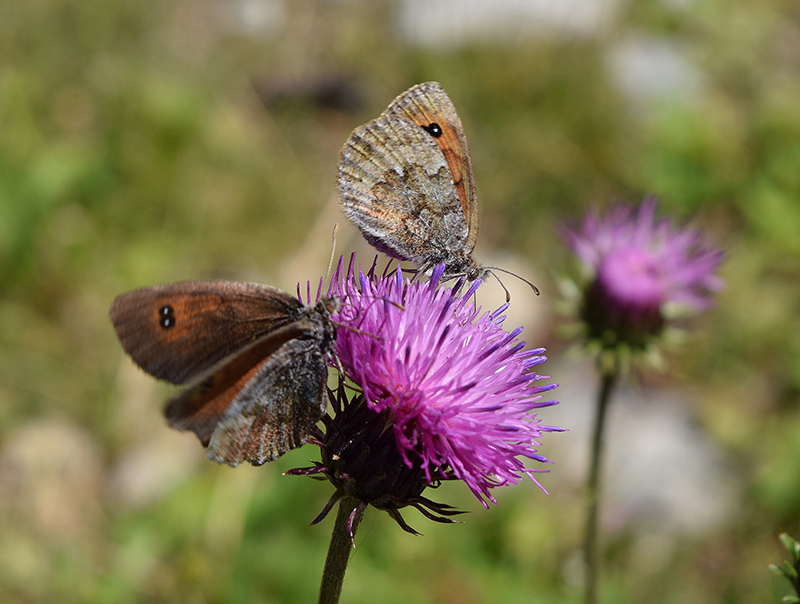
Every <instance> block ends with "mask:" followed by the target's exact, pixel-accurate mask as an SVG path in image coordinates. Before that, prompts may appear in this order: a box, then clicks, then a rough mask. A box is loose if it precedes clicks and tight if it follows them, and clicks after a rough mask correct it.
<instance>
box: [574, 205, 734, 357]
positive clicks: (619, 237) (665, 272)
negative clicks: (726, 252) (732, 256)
mask: <svg viewBox="0 0 800 604" xmlns="http://www.w3.org/2000/svg"><path fill="white" fill-rule="evenodd" d="M655 206H656V200H655V199H654V198H648V199H646V200H645V201H644V202H643V203H642V205H641V206H640V207H639V209H638V211H636V210H635V208H633V207H632V206H628V205H620V206H617V207H615V208H613V209H612V210H611V211H610V212H609V213H608V214H607V215H606V216H605V217H601V216H600V215H599V214H598V213H597V211H594V210H593V211H590V212H589V213H588V214H587V215H586V217H585V219H584V222H583V224H582V225H581V227H580V228H579V229H576V230H573V229H569V228H565V229H564V234H565V238H566V240H567V243H568V245H569V246H570V248H571V249H572V251H573V252H574V253H575V255H576V256H577V257H578V259H579V261H580V263H581V265H582V269H583V276H584V279H585V283H584V284H583V285H582V297H581V300H580V302H579V306H580V308H579V311H578V312H579V314H580V318H581V320H582V321H583V323H584V326H585V332H586V337H587V338H588V340H589V341H590V342H592V343H594V344H596V345H599V346H600V347H601V348H602V349H606V350H608V349H619V348H620V347H628V348H630V349H633V350H641V349H644V348H646V347H647V346H648V345H649V344H651V343H652V342H653V340H654V339H655V338H657V337H658V336H659V335H660V334H661V333H662V331H663V328H664V327H665V324H666V322H667V321H668V320H669V319H672V318H675V317H678V316H680V315H683V314H687V313H692V312H699V311H703V310H706V309H708V308H710V307H711V306H712V305H713V300H712V298H711V294H712V293H713V292H716V291H719V290H720V289H722V287H723V282H722V280H721V279H720V278H719V277H718V276H717V275H716V274H715V271H716V269H717V267H718V266H719V264H720V262H721V261H722V258H723V252H722V251H720V250H715V249H712V248H709V247H706V246H704V245H703V243H702V242H701V238H700V234H699V233H698V232H696V231H693V230H690V229H681V228H676V227H673V226H672V224H671V222H670V221H669V220H660V221H657V220H655V217H654V213H655Z"/></svg>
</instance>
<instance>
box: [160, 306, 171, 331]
mask: <svg viewBox="0 0 800 604" xmlns="http://www.w3.org/2000/svg"><path fill="white" fill-rule="evenodd" d="M158 324H159V325H160V326H161V328H162V329H170V328H172V327H175V311H174V310H173V309H172V307H171V306H170V305H169V304H167V305H166V306H162V307H161V308H160V309H159V310H158Z"/></svg>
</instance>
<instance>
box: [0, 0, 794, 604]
mask: <svg viewBox="0 0 800 604" xmlns="http://www.w3.org/2000/svg"><path fill="white" fill-rule="evenodd" d="M490 5H491V7H490ZM426 80H438V81H440V82H441V83H442V84H443V85H444V87H445V89H446V90H447V91H448V92H449V94H450V96H451V98H452V99H453V100H454V102H455V104H456V106H457V108H458V111H459V114H460V116H461V119H462V121H463V122H464V126H465V129H466V132H467V135H468V138H469V143H470V150H471V153H472V159H473V165H474V170H475V176H476V182H477V187H478V192H479V196H480V204H481V236H480V242H479V244H478V251H477V253H476V257H478V258H479V259H482V260H483V261H485V262H489V263H492V262H497V263H498V264H500V265H501V266H504V267H506V268H512V269H515V270H517V271H518V272H520V273H521V274H523V275H524V276H526V277H529V278H532V279H533V280H534V281H535V282H536V283H537V285H539V287H540V289H541V290H542V296H541V297H540V298H538V299H534V300H532V299H531V298H530V297H528V298H526V297H525V295H524V292H523V294H516V293H515V301H514V302H512V307H518V308H521V309H522V312H523V315H520V317H521V318H519V319H517V318H516V316H515V317H514V323H523V324H525V325H530V328H529V329H528V331H527V332H526V333H527V335H528V340H529V342H530V343H531V344H533V345H536V346H547V347H548V351H549V352H548V354H549V356H550V360H549V361H548V363H547V364H546V365H545V369H544V370H543V371H544V373H549V374H550V375H552V376H553V380H554V381H555V382H558V383H560V384H561V387H560V388H559V389H558V390H557V391H556V393H555V394H556V398H558V399H560V400H561V401H562V404H561V405H560V407H559V408H558V409H557V410H545V411H543V413H542V414H541V416H542V418H543V420H544V421H545V423H561V424H563V425H565V426H566V427H568V428H570V429H571V432H569V433H566V434H555V435H549V436H546V437H545V438H544V439H543V446H542V448H541V451H542V452H543V453H544V454H546V455H548V456H549V457H551V458H552V459H553V460H554V461H555V462H556V463H555V465H553V466H551V469H552V472H551V473H550V474H548V475H544V476H543V477H542V478H541V480H542V483H543V484H544V485H545V486H546V487H547V489H548V490H549V492H550V495H549V496H546V495H544V494H543V493H542V492H540V491H539V490H538V489H537V488H536V487H535V486H534V485H532V484H530V483H528V484H524V485H521V486H516V487H513V488H508V489H501V490H499V492H497V497H498V499H499V502H500V504H499V505H498V506H497V507H494V506H493V507H492V508H491V509H490V510H488V511H485V510H483V508H481V507H480V505H479V504H478V503H477V501H476V500H475V499H474V498H473V497H472V496H471V495H469V494H468V493H467V492H466V491H467V490H466V488H463V485H446V486H445V487H442V488H441V489H440V490H439V491H437V492H435V493H432V494H431V497H432V498H434V499H436V500H438V501H445V502H447V503H450V504H453V505H456V506H459V507H461V508H463V509H467V510H470V511H471V512H472V513H470V514H467V515H466V516H465V517H463V518H462V519H463V520H464V521H465V524H460V525H454V526H439V525H434V524H433V523H431V522H428V521H425V520H424V519H423V518H422V517H421V516H420V515H419V514H417V513H416V512H414V511H409V512H406V513H405V517H406V519H407V521H408V522H409V523H410V524H411V525H412V526H414V527H415V528H416V529H418V530H420V531H421V532H422V533H424V536H423V537H415V536H412V535H408V534H406V533H404V532H402V531H401V530H400V529H399V528H397V526H396V525H394V523H393V522H392V521H391V520H390V519H389V518H388V517H387V516H386V515H385V514H377V513H375V512H374V511H369V512H368V513H367V516H366V519H365V521H364V523H363V524H362V526H361V529H360V531H359V534H358V537H357V545H358V547H357V549H356V550H355V552H354V555H353V559H352V562H351V566H350V568H349V570H348V576H347V579H346V583H345V586H344V593H343V598H342V601H343V602H352V603H360V602H363V603H367V602H370V603H373V602H384V603H403V602H431V603H432V602H437V603H453V604H455V603H459V604H461V603H465V604H470V603H478V602H489V603H500V602H503V603H509V602H511V603H513V602H526V603H529V602H579V601H581V600H582V595H581V588H580V548H581V542H582V538H583V535H582V534H583V514H584V499H583V492H582V489H581V484H582V480H583V478H584V476H583V474H584V472H585V467H586V460H585V455H584V452H585V442H584V441H585V439H586V437H587V431H588V430H582V428H581V426H586V425H587V422H588V421H589V420H590V419H591V414H592V411H591V404H590V401H591V397H592V389H593V388H594V383H593V378H592V377H591V376H592V372H591V366H590V365H587V363H586V361H585V360H582V359H580V357H579V356H570V355H568V354H567V348H568V347H567V344H565V343H563V342H562V341H561V340H560V339H559V338H558V334H557V333H556V331H555V330H554V327H553V326H554V325H555V324H556V323H557V321H553V320H550V319H551V317H552V315H551V314H550V313H551V312H552V310H551V309H552V307H553V306H554V305H555V304H556V303H557V301H558V299H559V293H558V288H557V286H556V283H557V280H558V279H559V275H560V272H561V269H562V268H563V266H564V265H565V264H566V261H567V253H566V252H565V251H564V249H563V247H562V246H561V245H560V243H559V240H558V236H557V234H556V232H555V230H554V227H555V226H556V225H557V224H558V223H559V222H560V221H563V220H567V219H572V220H575V219H578V218H579V217H580V216H581V215H582V213H583V212H584V211H585V210H586V209H587V208H588V207H590V205H591V204H593V203H596V204H598V205H599V206H601V207H602V206H604V205H605V204H607V203H608V202H610V201H614V200H618V199H622V200H625V201H629V202H639V201H640V200H641V199H642V198H643V196H644V195H646V194H649V193H652V194H656V195H658V196H659V197H660V199H661V202H660V204H659V210H660V212H661V213H662V214H663V213H670V214H672V215H674V216H675V217H676V218H677V219H678V220H680V221H683V220H686V219H689V218H690V217H692V220H693V221H692V224H693V225H695V226H697V227H699V228H703V229H704V230H705V231H706V232H707V235H708V236H707V238H708V240H709V241H710V242H711V243H713V244H715V245H717V246H720V247H724V248H725V249H726V250H727V254H728V256H727V260H726V263H725V265H724V266H723V269H722V274H723V276H724V278H725V280H726V281H727V289H726V291H725V292H723V293H722V295H720V296H719V297H718V300H719V305H718V308H717V309H715V310H714V311H712V312H710V313H708V314H706V315H704V316H703V317H701V318H699V319H698V320H696V321H695V322H693V323H692V324H691V330H690V331H689V332H688V333H687V341H686V342H685V343H684V345H683V347H681V348H680V349H679V350H678V351H676V352H673V353H671V354H670V355H669V357H668V359H669V364H668V369H667V370H666V371H665V372H662V373H659V374H651V373H647V372H643V373H642V374H640V375H638V376H636V383H637V384H639V386H637V387H636V388H635V389H634V390H631V391H625V392H624V393H623V394H624V396H622V397H621V402H620V403H619V405H620V406H619V409H621V410H623V411H621V412H620V415H619V416H618V418H619V420H620V421H619V423H618V424H613V419H614V416H613V415H612V427H611V431H610V437H609V440H610V441H611V443H610V445H613V447H614V452H613V454H611V455H610V456H609V458H608V460H607V461H608V463H607V464H606V471H605V485H606V488H607V490H608V493H609V500H608V504H607V507H606V509H605V510H604V512H605V513H604V523H603V534H602V543H603V545H604V548H605V556H604V571H603V572H604V574H603V580H602V589H603V593H604V601H605V602H620V603H627V602H631V603H633V602H668V603H670V602H676V603H677V602H730V603H736V602H777V601H778V599H779V598H780V596H781V595H784V594H785V593H786V586H785V585H784V584H783V583H782V582H781V581H780V580H779V579H777V578H773V577H772V575H771V574H770V573H769V571H768V570H767V565H768V564H769V563H777V562H779V561H780V560H782V559H783V558H784V557H785V556H784V552H783V550H782V549H781V547H780V546H779V544H778V541H777V539H776V534H777V532H778V531H779V530H787V531H789V532H790V533H793V534H794V536H795V537H798V536H800V535H798V533H800V409H798V402H799V401H800V395H799V393H800V316H799V313H798V308H800V295H799V294H800V288H799V287H798V282H800V103H798V99H800V10H799V9H798V5H797V3H795V2H789V1H787V0H741V1H739V2H719V1H709V0H661V1H657V2H639V3H636V2H630V3H626V2H620V1H619V0H604V1H600V0H596V1H594V2H576V1H573V2H566V1H565V2H557V1H556V0H552V1H551V2H538V3H530V5H525V4H524V3H518V2H498V3H496V4H493V3H482V2H474V3H473V2H464V3H456V2H455V1H453V2H445V1H444V0H437V1H433V2H415V1H412V0H408V1H406V2H399V1H398V2H388V1H384V2H375V1H367V0H338V1H334V0H327V1H325V0H319V1H311V0H299V1H291V2H290V1H289V0H284V1H280V0H231V1H223V0H191V1H189V0H167V1H166V2H165V1H159V2H155V1H153V0H137V1H132V0H121V1H116V2H113V1H112V2H109V1H107V0H102V1H101V0H84V1H83V2H70V1H68V0H30V1H28V2H20V1H17V2H14V1H12V2H6V3H4V5H3V7H2V8H0V535H2V538H0V600H2V601H3V602H9V603H11V602H14V603H16V602H19V603H28V602H31V603H40V602H42V603H43V602H62V603H73V602H74V603H78V602H103V603H116V602H119V603H127V602H189V603H205V602H232V603H238V602H248V603H250V602H263V603H273V602H281V603H284V602H285V603H294V602H309V601H314V600H315V598H316V591H317V586H318V581H319V577H320V574H321V568H322V563H323V559H324V555H325V550H326V547H327V540H328V537H329V534H330V529H331V526H332V518H329V519H328V520H326V521H325V522H323V523H322V524H321V525H318V526H314V527H308V523H309V522H310V521H311V520H312V519H313V518H314V517H315V516H316V514H317V512H318V511H319V509H320V508H321V507H322V505H323V504H324V502H325V500H326V499H327V497H328V496H329V494H330V487H329V486H328V485H327V484H326V483H317V482H314V481H311V480H308V479H303V478H297V477H283V476H281V472H282V471H284V470H286V469H288V468H291V467H296V466H305V465H308V462H309V460H310V459H312V458H315V457H316V456H317V452H316V451H315V450H314V449H313V448H311V447H304V448H301V449H299V450H296V451H293V452H291V453H290V454H287V455H286V456H284V457H283V458H282V459H280V460H278V461H277V462H275V463H273V464H270V465H267V466H264V467H262V468H251V467H241V468H237V469H235V470H231V469H229V468H224V467H217V466H215V465H214V464H212V463H210V462H208V461H206V460H205V457H204V453H203V450H202V448H201V447H200V446H199V444H198V443H197V442H196V439H195V438H194V436H193V435H191V434H182V433H178V432H175V431H172V430H169V429H168V428H167V427H166V425H165V423H164V420H163V418H162V416H161V411H160V409H161V404H162V401H163V400H164V399H165V398H167V397H168V396H169V394H170V392H171V390H170V389H169V388H167V387H166V386H162V385H160V384H156V383H155V381H154V380H152V379H150V378H148V377H147V376H145V375H144V374H142V372H140V371H139V370H138V369H136V368H135V367H134V366H133V364H132V363H131V362H130V361H129V360H128V359H127V358H125V357H124V356H123V354H122V352H121V350H120V348H119V346H118V344H117V342H116V339H115V336H114V334H113V331H112V329H111V326H110V324H109V321H108V318H107V309H108V306H109V304H110V302H111V300H112V299H113V298H114V297H115V296H116V295H118V294H120V293H122V292H124V291H127V290H129V289H133V288H135V287H140V286H144V285H150V284H156V283H162V282H168V281H172V280H179V279H193V278H235V279H243V280H254V281H259V282H264V283H269V284H272V285H275V286H279V287H281V288H283V289H286V290H289V291H291V290H292V289H293V288H294V286H295V284H296V283H297V282H298V281H305V280H307V279H318V278H319V276H320V275H321V274H323V273H324V269H325V266H326V264H327V257H328V253H329V249H330V232H331V228H332V225H333V223H334V222H336V221H341V220H342V219H341V217H340V215H339V211H338V207H337V201H336V197H335V185H334V183H335V174H336V166H337V159H338V151H339V148H340V146H341V145H342V144H343V142H344V141H345V139H346V137H347V136H348V134H349V132H350V131H351V130H352V129H353V128H354V127H355V126H357V125H358V124H360V123H363V122H365V121H367V120H369V119H372V118H374V117H376V116H377V115H378V114H379V113H380V112H381V111H382V110H383V109H384V108H385V106H386V105H387V104H388V103H389V102H390V101H391V99H392V98H394V96H395V95H397V94H399V93H400V92H402V91H403V90H405V89H406V88H408V87H410V86H411V85H413V84H415V83H418V82H421V81H426ZM352 249H359V250H360V251H361V252H363V253H361V255H360V258H361V260H362V261H365V262H368V261H369V260H370V258H371V256H370V255H369V252H368V249H367V248H366V246H365V245H364V244H363V243H362V242H361V241H360V239H359V238H358V236H357V233H355V232H354V231H353V229H352V228H350V227H348V226H347V225H342V230H341V232H340V235H339V239H338V242H337V251H338V252H340V253H349V251H350V250H352ZM509 281H511V280H509ZM508 284H509V285H510V286H513V284H512V283H508ZM492 288H494V289H492ZM483 289H484V290H488V295H489V296H490V302H491V303H493V305H494V306H496V305H498V304H499V303H500V302H501V301H502V292H500V290H499V289H498V288H497V287H496V286H495V285H487V286H486V287H485V288H483ZM509 326H510V327H513V325H511V324H510V323H509ZM652 393H655V394H652ZM651 394H652V396H651ZM626 397H627V398H626ZM623 399H624V400H629V401H633V402H632V403H631V404H628V406H625V403H624V400H623ZM646 399H648V400H656V401H658V400H663V401H666V402H665V403H664V404H663V405H661V406H659V405H658V404H656V403H652V402H651V403H645V402H643V401H645V400H646ZM637 400H638V403H637ZM648 404H649V405H650V406H648ZM637 405H638V406H637ZM637 409H643V410H644V411H643V412H642V413H644V415H645V416H646V417H645V418H644V419H643V420H642V423H637V421H638V419H641V418H640V417H639V415H637V414H639V411H637ZM673 410H674V411H673ZM551 411H552V413H551ZM651 411H652V412H653V413H651ZM637 418H638V419H637ZM654 418H655V419H658V418H663V419H662V420H659V421H655V422H654V421H653V420H654ZM673 419H674V420H675V422H673V421H672V420H673ZM626 422H627V423H626ZM672 423H677V424H678V428H677V429H678V430H688V431H689V432H688V433H689V434H690V435H691V436H690V438H689V439H688V440H687V441H686V443H688V444H687V445H686V446H684V442H683V441H679V440H677V437H676V438H672V439H671V440H670V439H667V440H665V442H666V445H665V447H667V449H659V448H658V447H656V449H655V450H654V451H653V455H652V456H650V457H645V456H640V455H639V454H638V453H637V452H636V451H637V449H636V448H635V447H636V446H638V445H637V442H638V441H637V439H638V440H641V437H642V435H643V434H644V435H649V434H655V435H660V436H662V437H664V436H666V437H669V435H670V434H673V432H671V431H669V430H667V427H668V426H671V425H672ZM615 425H616V426H619V428H618V429H616V431H615ZM648 440H649V442H650V443H657V442H660V441H658V440H657V439H648ZM698 445H699V446H700V448H699V451H700V453H698V454H697V455H696V456H695V455H694V453H693V454H692V455H690V456H688V457H684V458H681V457H679V456H678V457H676V456H675V455H672V454H666V453H664V454H662V453H661V452H662V451H665V450H669V451H675V450H676V447H677V450H678V451H694V450H695V449H693V448H692V447H695V446H698ZM670 447H671V448H670ZM709 452H710V453H709ZM676 455H677V454H676ZM687 459H688V461H687ZM695 461H697V463H698V464H699V465H698V466H697V467H700V466H701V465H702V467H703V468H706V469H707V470H708V472H710V474H708V476H710V477H711V478H710V479H708V480H701V481H700V482H699V488H698V482H697V481H695V483H693V485H694V486H692V487H691V488H689V489H688V491H686V492H684V491H683V490H682V488H680V485H681V484H682V483H681V480H682V479H683V478H685V477H686V476H689V475H690V474H691V473H692V472H693V470H694V469H696V467H695ZM626 464H627V465H626ZM631 464H633V465H631ZM703 464H705V465H703ZM626 467H627V468H633V473H632V474H631V473H630V472H629V473H627V474H626V471H625V468H626ZM666 469H670V471H672V472H673V473H674V476H675V477H676V478H675V482H672V481H671V479H670V480H667V479H665V480H659V481H658V485H657V486H658V487H659V488H660V489H662V491H664V492H665V493H666V495H664V496H663V497H661V496H660V495H659V496H657V495H656V494H655V493H656V491H657V489H654V490H651V489H649V487H648V486H647V484H646V483H645V482H643V481H645V480H646V479H647V477H650V478H652V477H658V476H662V475H664V471H665V470H666ZM636 472H639V474H637V473H636ZM626 476H627V480H630V482H629V483H625V484H627V485H628V486H626V487H624V488H622V487H621V486H620V485H622V484H623V479H625V477H626ZM631 476H633V479H631ZM636 476H644V478H636ZM718 479H719V480H718ZM717 485H723V486H724V488H722V487H720V488H719V489H718V488H717ZM662 491H658V492H659V493H661V492H662ZM643 492H647V493H651V494H652V497H651V500H644V501H642V500H640V496H641V495H642V493H643ZM685 493H689V494H685ZM698 493H699V494H700V496H697V495H698ZM690 495H691V497H690ZM659 497H661V498H659ZM670 497H671V499H670ZM692 497H694V498H692ZM630 502H637V503H636V506H632V504H630ZM681 506H683V508H682V507H681ZM718 510H719V511H718ZM703 512H704V513H705V516H703ZM697 514H700V515H699V517H698V518H699V519H698V520H697V521H696V522H695V521H694V520H693V521H692V522H682V520H683V519H689V518H695V517H696V515H697Z"/></svg>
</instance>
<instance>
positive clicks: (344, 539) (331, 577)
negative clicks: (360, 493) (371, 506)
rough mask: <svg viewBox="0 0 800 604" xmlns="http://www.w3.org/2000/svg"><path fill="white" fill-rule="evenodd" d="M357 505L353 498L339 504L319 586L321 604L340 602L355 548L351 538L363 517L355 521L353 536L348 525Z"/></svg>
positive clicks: (358, 517) (343, 499)
mask: <svg viewBox="0 0 800 604" xmlns="http://www.w3.org/2000/svg"><path fill="white" fill-rule="evenodd" d="M357 505H358V500H356V499H354V498H353V497H343V498H342V500H341V501H340V502H339V511H338V513H337V514H336V523H335V524H334V526H333V534H332V535H331V543H330V545H329V546H328V556H327V557H326V558H325V570H323V571H322V582H321V583H320V586H319V604H336V603H337V602H338V601H339V596H340V595H341V593H342V583H343V582H344V573H345V571H346V570H347V563H348V561H349V560H350V550H351V549H352V547H353V542H352V540H351V537H352V536H353V535H355V533H356V529H357V528H358V523H359V522H360V520H361V516H362V514H358V516H357V517H356V518H355V519H354V520H353V525H352V535H351V534H350V532H349V531H348V523H349V520H350V515H351V514H352V513H353V511H355V509H356V506H357Z"/></svg>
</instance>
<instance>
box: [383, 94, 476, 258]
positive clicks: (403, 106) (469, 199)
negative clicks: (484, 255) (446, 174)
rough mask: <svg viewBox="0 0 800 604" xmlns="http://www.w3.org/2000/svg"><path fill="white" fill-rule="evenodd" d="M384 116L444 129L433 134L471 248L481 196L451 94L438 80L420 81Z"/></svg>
mask: <svg viewBox="0 0 800 604" xmlns="http://www.w3.org/2000/svg"><path fill="white" fill-rule="evenodd" d="M384 116H398V117H401V118H404V119H407V120H409V121H411V122H414V123H415V124H416V125H418V126H420V127H421V128H423V129H425V130H426V131H427V132H429V133H430V131H431V130H432V129H433V128H434V127H435V126H438V127H439V128H440V130H441V134H440V135H439V136H433V140H434V141H435V142H436V144H437V145H438V147H439V149H440V150H441V151H442V154H443V155H444V158H445V161H446V162H447V167H448V168H449V170H450V175H451V177H452V181H453V186H454V187H455V189H456V191H457V193H458V198H459V201H460V202H461V206H462V209H463V212H464V215H465V216H466V217H467V223H468V225H469V229H470V242H471V247H470V250H471V249H472V248H474V247H475V241H476V240H477V237H478V198H477V195H476V193H475V177H474V176H473V174H472V160H471V159H470V155H469V148H468V147H467V137H466V135H465V134H464V127H463V126H462V125H461V119H460V118H459V117H458V113H456V108H455V105H453V102H452V101H451V100H450V97H449V96H448V95H447V93H446V92H445V91H444V88H442V86H441V84H439V83H438V82H426V83H424V84H419V85H417V86H414V87H413V88H411V89H410V90H408V91H407V92H405V93H403V94H401V95H400V96H399V97H397V98H396V99H395V100H394V101H393V102H392V103H391V104H390V105H389V107H388V109H386V111H385V112H384Z"/></svg>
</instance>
